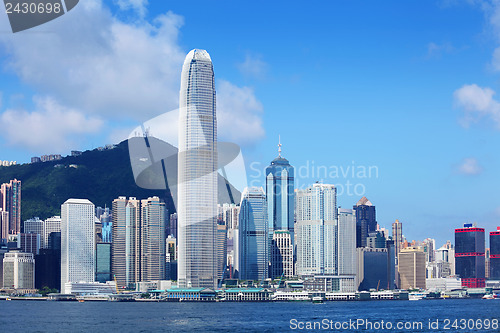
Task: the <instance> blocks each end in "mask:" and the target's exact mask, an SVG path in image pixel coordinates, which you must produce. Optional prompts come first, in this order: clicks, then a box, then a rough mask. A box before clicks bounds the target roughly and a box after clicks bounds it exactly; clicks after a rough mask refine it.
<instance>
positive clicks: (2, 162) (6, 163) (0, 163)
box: [0, 161, 17, 166]
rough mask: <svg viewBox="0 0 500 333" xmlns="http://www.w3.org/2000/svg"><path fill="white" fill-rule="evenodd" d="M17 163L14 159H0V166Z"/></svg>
mask: <svg viewBox="0 0 500 333" xmlns="http://www.w3.org/2000/svg"><path fill="white" fill-rule="evenodd" d="M11 165H17V162H16V161H0V166H11Z"/></svg>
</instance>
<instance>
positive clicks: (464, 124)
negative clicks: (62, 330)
mask: <svg viewBox="0 0 500 333" xmlns="http://www.w3.org/2000/svg"><path fill="white" fill-rule="evenodd" d="M320 7H321V8H320ZM499 12H500V5H499V4H498V2H496V1H452V0H441V1H434V2H425V3H422V2H418V1H409V2H404V3H401V2H397V1H388V2H384V3H369V2H362V1H353V2H349V3H343V2H342V3H340V2H336V3H326V4H321V6H319V4H316V5H315V4H305V3H303V2H298V1H291V2H287V3H286V6H284V5H283V3H279V2H278V3H271V4H270V3H264V2H262V3H260V4H259V3H252V4H251V5H248V6H245V5H242V4H224V5H223V4H217V3H205V2H201V1H194V2H190V3H182V2H148V1H111V0H109V1H100V0H86V1H85V2H82V3H81V4H80V5H79V6H77V7H75V9H73V10H72V11H71V12H70V13H68V14H67V15H65V16H63V17H61V18H60V19H58V20H54V21H53V22H49V23H47V24H45V25H43V26H40V27H37V28H34V29H32V30H30V31H26V32H21V33H18V34H15V35H13V34H6V33H3V34H0V63H1V65H2V66H1V67H0V71H1V75H0V160H9V161H14V160H15V161H17V162H18V163H28V162H29V160H30V158H31V157H32V156H40V155H43V154H63V155H67V154H69V153H70V151H71V150H87V149H93V148H96V147H99V146H103V145H105V144H109V143H118V142H120V141H122V140H125V139H126V138H127V136H128V135H129V134H130V132H131V131H132V130H133V129H134V128H135V127H137V126H139V125H141V124H142V123H144V122H146V121H148V120H149V119H151V118H154V117H156V116H159V115H161V114H163V113H165V112H169V111H171V110H175V109H177V108H178V107H179V105H178V100H179V98H178V97H179V86H180V75H179V74H180V70H179V69H180V68H182V63H183V61H184V57H185V55H186V54H187V53H188V51H189V50H191V49H193V48H203V49H206V50H207V51H208V52H209V53H210V55H211V57H212V59H213V65H214V70H215V71H216V73H217V76H216V79H215V85H216V91H217V117H218V119H217V120H218V129H217V133H218V134H219V139H220V140H222V141H230V142H234V143H237V144H239V145H240V146H241V148H242V154H243V157H244V160H245V164H246V171H247V180H248V183H249V186H264V184H265V168H266V167H267V166H268V165H269V163H270V161H272V160H273V159H274V158H276V157H277V156H278V147H277V145H278V136H281V144H282V155H283V157H284V158H286V159H287V160H288V161H289V162H290V164H291V165H292V166H293V167H294V168H295V170H296V171H295V173H296V174H295V188H307V187H308V186H309V185H311V184H313V183H314V182H316V181H322V182H323V183H325V184H335V185H336V187H337V191H338V206H341V207H342V208H352V206H353V205H355V204H356V202H357V201H358V200H359V199H360V198H361V197H362V196H366V197H367V198H368V199H369V200H370V201H371V202H373V204H374V205H375V206H376V207H377V221H378V223H379V224H380V226H382V227H385V228H390V226H391V224H392V222H394V221H395V220H396V219H399V220H400V221H401V222H402V223H403V233H404V235H405V236H406V237H407V238H408V239H409V240H412V239H416V240H422V239H425V238H427V237H432V238H435V239H436V241H437V243H438V244H440V245H441V243H444V242H445V241H446V240H448V239H449V240H452V241H453V230H454V229H455V228H458V227H460V226H461V225H462V224H463V223H467V222H470V223H472V222H477V225H478V226H479V227H482V228H485V229H486V230H489V231H491V230H495V229H496V226H497V225H498V221H499V220H500V204H499V203H498V200H497V196H496V191H495V189H496V188H498V187H499V185H500V179H499V177H498V175H497V172H496V171H497V170H499V169H500V157H499V156H498V153H497V151H498V148H497V146H498V143H499V138H500V137H499V135H500V131H499V128H500V111H499V110H500V107H499V102H498V97H497V96H496V94H495V93H496V91H498V90H499V89H500V87H499V83H498V82H499V81H498V78H499V74H498V71H499V69H500V57H499V54H500V53H499V51H498V50H499V49H498V47H499V46H500V45H499V44H500V22H499V20H498V13H499ZM0 15H5V13H1V14H0ZM9 29H10V28H9V27H8V23H7V20H6V19H5V20H4V19H1V20H0V31H8V30H9ZM81 45H85V47H82V46H81ZM33 50H37V51H36V52H33ZM61 54H65V55H66V56H65V57H61V56H60V55H61ZM124 68H127V70H126V71H124V70H123V69H124ZM96 73H99V74H101V75H96ZM176 128H177V123H175V121H173V122H172V123H171V124H166V126H165V132H166V133H167V136H168V138H170V139H171V140H170V143H172V144H174V145H176V146H177V139H176V138H177V136H178V133H177V130H176ZM155 134H159V133H155V132H153V133H152V135H153V136H154V135H155ZM341 189H343V192H342V193H341ZM349 191H350V192H349Z"/></svg>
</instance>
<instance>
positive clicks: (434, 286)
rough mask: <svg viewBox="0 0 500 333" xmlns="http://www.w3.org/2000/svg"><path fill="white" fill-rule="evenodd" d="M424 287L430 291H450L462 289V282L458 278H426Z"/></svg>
mask: <svg viewBox="0 0 500 333" xmlns="http://www.w3.org/2000/svg"><path fill="white" fill-rule="evenodd" d="M425 281H426V282H425V286H426V287H427V289H428V290H430V291H452V290H456V289H461V288H462V281H461V280H460V278H458V277H445V278H428V279H426V280H425Z"/></svg>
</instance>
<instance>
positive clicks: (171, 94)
mask: <svg viewBox="0 0 500 333" xmlns="http://www.w3.org/2000/svg"><path fill="white" fill-rule="evenodd" d="M182 24H183V18H182V17H181V16H178V15H176V14H173V13H172V12H168V13H166V14H164V15H161V16H158V17H157V18H156V19H155V20H154V22H153V23H151V24H150V23H149V22H144V21H141V22H139V23H135V24H127V23H124V22H122V21H120V20H119V19H117V18H116V17H114V16H113V15H112V14H111V13H110V12H109V10H108V9H107V8H106V7H104V6H103V5H102V3H101V1H98V0H86V1H84V2H81V4H80V5H79V6H77V7H75V9H74V10H73V11H71V12H70V13H68V14H67V15H64V16H62V17H60V18H58V19H57V20H54V21H52V22H49V23H47V24H45V25H42V26H40V27H37V28H35V30H36V29H38V30H40V31H47V30H49V29H50V31H51V32H50V33H42V34H41V33H24V34H23V33H21V34H15V35H14V34H2V35H0V43H1V44H3V45H4V46H5V47H6V50H7V54H8V60H7V63H6V67H7V69H8V70H10V71H13V72H14V73H15V74H17V75H18V76H19V77H20V78H21V80H22V81H24V82H25V83H26V84H28V85H29V86H31V87H33V88H34V89H36V90H37V91H38V92H39V93H43V94H49V95H51V96H53V97H54V98H55V99H57V100H59V101H61V103H63V104H65V105H70V106H72V107H74V108H77V109H79V110H85V112H91V113H96V114H100V115H103V116H110V117H115V118H117V119H116V120H117V121H119V120H120V119H122V118H123V117H128V118H132V119H135V120H142V121H144V120H146V119H149V118H151V117H153V116H155V115H158V114H161V113H163V112H165V110H169V109H174V108H176V107H177V104H178V91H179V82H180V72H181V68H182V62H183V59H184V56H185V54H184V53H185V52H184V51H183V50H182V49H181V48H180V47H179V45H178V43H177V36H178V33H179V29H180V27H181V26H182ZM34 50H36V52H35V51H34Z"/></svg>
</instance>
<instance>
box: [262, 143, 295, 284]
mask: <svg viewBox="0 0 500 333" xmlns="http://www.w3.org/2000/svg"><path fill="white" fill-rule="evenodd" d="M278 147H279V150H278V153H279V154H278V157H276V158H275V159H274V160H273V161H272V162H271V165H269V166H268V167H267V168H266V198H267V218H268V224H269V226H268V235H269V236H268V237H269V244H270V248H276V250H277V251H278V252H280V253H281V255H280V256H272V258H271V274H270V275H271V276H270V277H271V278H277V277H280V275H282V273H283V272H284V271H287V269H286V268H285V267H284V263H283V262H276V258H280V257H289V255H288V254H284V253H282V252H283V251H287V249H279V246H278V245H279V244H274V240H273V238H274V239H275V240H276V239H279V237H274V232H276V231H280V232H282V231H287V232H289V234H290V243H291V244H292V245H293V244H294V215H293V211H294V168H293V166H291V165H290V163H289V162H288V160H287V159H286V158H283V157H282V156H281V143H280V144H279V145H278ZM292 251H293V247H292ZM274 252H276V251H274ZM291 255H292V257H293V253H292V254H291ZM278 261H279V260H278ZM286 275H287V276H288V274H286Z"/></svg>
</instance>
